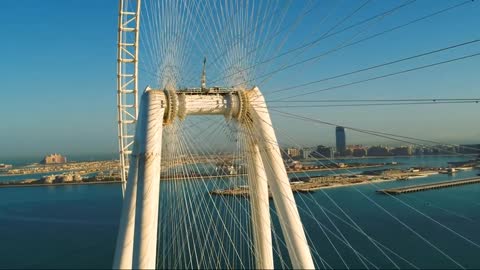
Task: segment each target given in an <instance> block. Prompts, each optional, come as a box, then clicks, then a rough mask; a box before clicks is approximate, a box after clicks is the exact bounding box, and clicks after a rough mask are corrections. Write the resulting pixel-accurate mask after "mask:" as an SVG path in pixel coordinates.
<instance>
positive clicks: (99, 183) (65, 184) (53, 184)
mask: <svg viewBox="0 0 480 270" xmlns="http://www.w3.org/2000/svg"><path fill="white" fill-rule="evenodd" d="M121 183H123V181H94V182H72V183H51V184H0V188H17V187H52V186H83V185H101V184H105V185H111V184H121Z"/></svg>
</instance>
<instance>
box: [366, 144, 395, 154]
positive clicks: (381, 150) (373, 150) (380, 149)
mask: <svg viewBox="0 0 480 270" xmlns="http://www.w3.org/2000/svg"><path fill="white" fill-rule="evenodd" d="M368 156H381V157H384V156H391V153H390V151H389V150H388V148H387V147H386V146H381V145H378V146H372V147H370V148H368Z"/></svg>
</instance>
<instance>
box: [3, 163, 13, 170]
mask: <svg viewBox="0 0 480 270" xmlns="http://www.w3.org/2000/svg"><path fill="white" fill-rule="evenodd" d="M11 168H12V165H10V164H3V163H0V171H6V170H8V169H11Z"/></svg>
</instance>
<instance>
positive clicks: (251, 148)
mask: <svg viewBox="0 0 480 270" xmlns="http://www.w3.org/2000/svg"><path fill="white" fill-rule="evenodd" d="M247 125H251V124H250V123H247ZM247 128H248V129H249V130H247V131H246V132H245V133H246V134H248V135H249V136H248V138H247V147H248V150H247V151H248V152H247V153H248V155H249V158H248V163H247V165H248V182H249V184H250V189H249V191H250V209H251V212H252V215H251V216H252V220H251V222H252V232H253V243H254V252H255V266H256V268H257V269H273V250H272V228H271V224H270V207H269V196H268V195H269V194H268V183H267V176H266V174H265V168H264V166H263V162H262V157H261V155H260V150H259V148H258V144H257V140H256V139H255V138H254V137H253V134H250V133H251V130H250V129H251V128H250V127H247Z"/></svg>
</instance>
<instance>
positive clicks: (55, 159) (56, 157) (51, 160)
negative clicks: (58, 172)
mask: <svg viewBox="0 0 480 270" xmlns="http://www.w3.org/2000/svg"><path fill="white" fill-rule="evenodd" d="M41 163H43V164H61V163H67V157H65V156H62V155H60V154H57V153H55V154H50V155H46V156H45V157H44V158H43V160H42V162H41Z"/></svg>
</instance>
